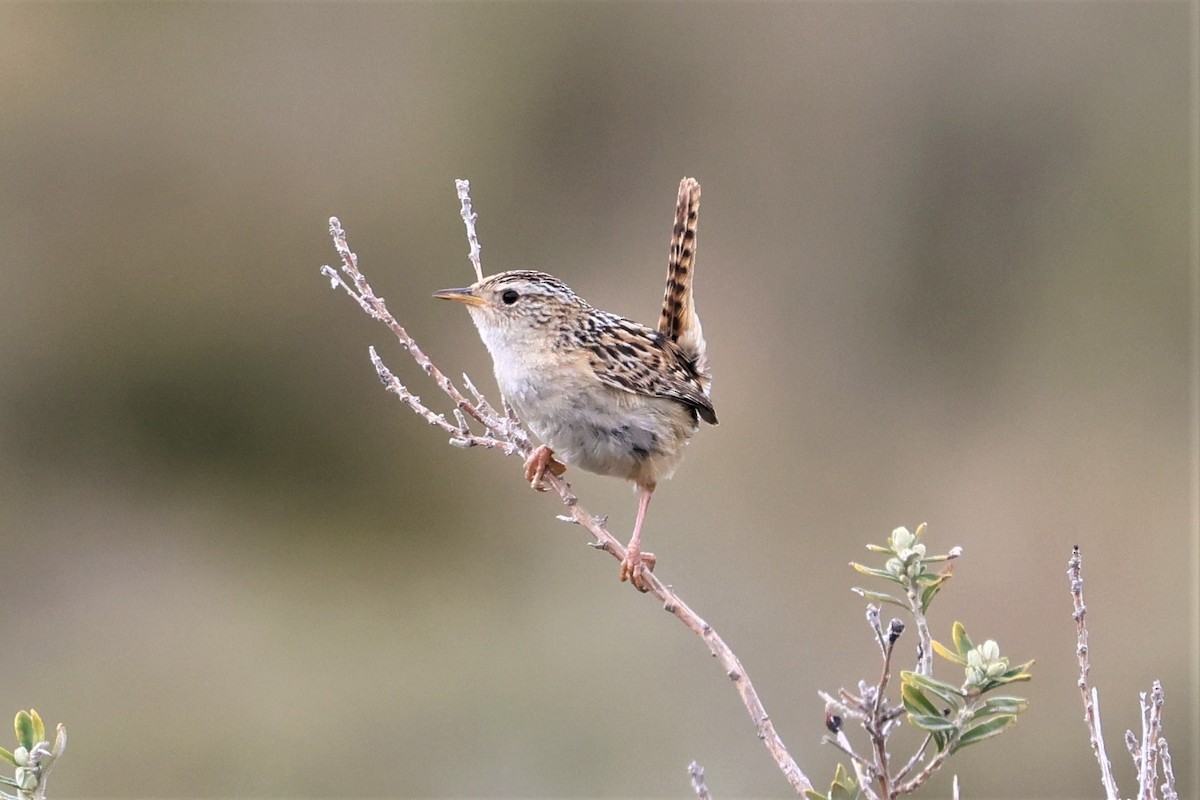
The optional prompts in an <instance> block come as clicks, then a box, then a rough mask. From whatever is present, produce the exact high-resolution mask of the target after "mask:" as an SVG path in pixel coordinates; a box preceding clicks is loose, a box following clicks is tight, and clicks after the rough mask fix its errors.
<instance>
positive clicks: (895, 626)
mask: <svg viewBox="0 0 1200 800" xmlns="http://www.w3.org/2000/svg"><path fill="white" fill-rule="evenodd" d="M902 633H904V622H903V621H902V620H898V619H893V620H892V621H891V622H889V623H888V642H889V643H891V644H895V643H896V640H897V639H899V638H900V634H902Z"/></svg>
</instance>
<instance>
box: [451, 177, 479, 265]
mask: <svg viewBox="0 0 1200 800" xmlns="http://www.w3.org/2000/svg"><path fill="white" fill-rule="evenodd" d="M454 188H455V189H457V190H458V199H459V201H460V202H461V203H462V211H461V212H460V213H461V215H462V218H463V224H464V225H466V226H467V243H468V244H469V245H470V246H471V251H470V253H468V254H467V258H469V259H471V266H473V267H475V279H476V280H480V281H481V280H483V264H482V263H480V259H479V251H480V249H481V248H480V247H479V237H478V236H477V235H476V234H475V220H477V219H478V218H479V216H478V215H477V214H476V213H475V211H474V210H473V209H472V208H471V182H470V181H464V180H456V181H455V182H454Z"/></svg>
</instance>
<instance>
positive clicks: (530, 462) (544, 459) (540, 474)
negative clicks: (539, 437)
mask: <svg viewBox="0 0 1200 800" xmlns="http://www.w3.org/2000/svg"><path fill="white" fill-rule="evenodd" d="M566 471H567V465H566V464H564V463H562V462H561V461H559V460H557V459H556V458H555V457H554V451H553V450H551V449H550V448H549V447H547V446H546V445H542V446H541V447H539V448H537V449H536V450H534V451H533V452H532V453H530V454H529V457H528V458H526V459H525V480H527V481H529V485H530V486H531V487H532V488H534V489H536V490H537V491H539V492H544V491H546V485H545V483H543V482H542V479H543V478H544V477H546V473H547V472H549V473H550V474H551V475H554V476H556V477H557V476H559V475H562V474H563V473H564V472H566Z"/></svg>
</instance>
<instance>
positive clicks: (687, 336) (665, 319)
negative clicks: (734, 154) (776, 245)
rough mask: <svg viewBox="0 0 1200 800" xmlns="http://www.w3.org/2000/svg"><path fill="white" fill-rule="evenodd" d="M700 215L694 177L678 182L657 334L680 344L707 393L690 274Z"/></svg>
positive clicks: (700, 331) (707, 379) (701, 335)
mask: <svg viewBox="0 0 1200 800" xmlns="http://www.w3.org/2000/svg"><path fill="white" fill-rule="evenodd" d="M699 212H700V184H699V183H697V182H696V180H695V179H694V178H684V179H683V180H682V181H680V182H679V199H678V201H677V202H676V205H675V227H674V229H673V230H672V231H671V255H670V258H669V259H668V261H667V291H666V294H664V295H663V307H662V315H661V316H660V317H659V318H658V332H659V333H661V334H662V335H663V336H667V337H669V338H671V339H672V340H674V341H675V342H676V344H678V345H679V347H680V349H682V350H683V351H684V353H685V354H686V355H687V356H688V357H689V358H690V359H691V360H692V361H693V363H695V365H696V371H697V372H698V373H699V374H700V376H701V378H702V383H703V388H704V391H705V393H706V394H707V393H708V389H709V384H710V381H711V373H710V372H709V369H708V359H707V358H706V357H705V344H704V330H703V329H702V328H701V327H700V318H699V317H698V316H697V315H696V306H695V304H694V303H693V301H692V275H693V270H694V268H695V264H696V220H697V216H698V215H699Z"/></svg>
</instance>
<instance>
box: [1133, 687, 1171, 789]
mask: <svg viewBox="0 0 1200 800" xmlns="http://www.w3.org/2000/svg"><path fill="white" fill-rule="evenodd" d="M1165 699H1166V696H1165V695H1164V693H1163V688H1162V684H1161V683H1159V682H1158V681H1155V682H1154V684H1153V685H1152V687H1151V689H1150V702H1149V703H1147V702H1146V695H1145V694H1144V693H1143V694H1142V696H1141V703H1142V744H1141V747H1140V748H1139V750H1140V752H1141V759H1140V763H1139V765H1138V766H1139V770H1138V797H1139V800H1154V798H1155V791H1154V789H1155V787H1154V782H1155V781H1156V780H1157V779H1158V741H1159V738H1160V736H1161V734H1162V708H1163V702H1164V701H1165Z"/></svg>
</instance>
